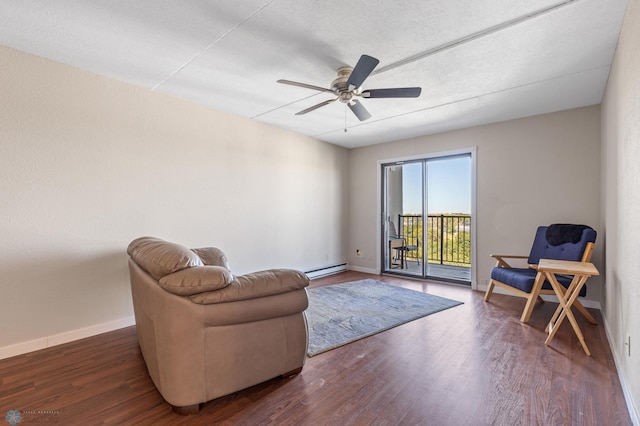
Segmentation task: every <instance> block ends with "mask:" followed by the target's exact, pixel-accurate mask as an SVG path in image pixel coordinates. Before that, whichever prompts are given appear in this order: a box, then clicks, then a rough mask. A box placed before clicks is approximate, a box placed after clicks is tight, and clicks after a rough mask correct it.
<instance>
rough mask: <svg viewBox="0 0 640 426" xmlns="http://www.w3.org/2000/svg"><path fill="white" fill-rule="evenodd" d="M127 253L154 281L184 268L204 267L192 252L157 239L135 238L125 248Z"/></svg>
mask: <svg viewBox="0 0 640 426" xmlns="http://www.w3.org/2000/svg"><path fill="white" fill-rule="evenodd" d="M127 253H128V254H129V256H131V258H132V259H133V261H134V262H136V263H137V264H138V266H140V267H141V268H142V269H144V270H145V271H147V272H148V273H149V275H151V276H152V277H153V278H155V279H156V280H157V279H160V278H162V277H164V276H165V275H169V274H172V273H174V272H176V271H180V270H182V269H185V268H190V267H193V266H204V263H202V260H201V259H200V257H199V256H198V255H197V254H196V253H194V252H193V251H191V250H189V249H188V248H186V247H184V246H181V245H180V244H175V243H170V242H168V241H164V240H161V239H159V238H153V237H141V238H136V239H135V240H133V241H132V242H131V243H130V244H129V247H127Z"/></svg>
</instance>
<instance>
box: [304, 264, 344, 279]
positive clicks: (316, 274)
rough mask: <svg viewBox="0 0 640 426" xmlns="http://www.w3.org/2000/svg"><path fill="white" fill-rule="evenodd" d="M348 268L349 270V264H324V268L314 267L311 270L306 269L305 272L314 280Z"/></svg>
mask: <svg viewBox="0 0 640 426" xmlns="http://www.w3.org/2000/svg"><path fill="white" fill-rule="evenodd" d="M346 270H347V264H346V263H340V264H338V265H332V266H324V267H322V268H318V269H312V270H311V271H304V273H305V274H307V276H308V277H309V278H310V279H312V280H313V279H315V278H320V277H324V276H327V275H332V274H337V273H338V272H344V271H346Z"/></svg>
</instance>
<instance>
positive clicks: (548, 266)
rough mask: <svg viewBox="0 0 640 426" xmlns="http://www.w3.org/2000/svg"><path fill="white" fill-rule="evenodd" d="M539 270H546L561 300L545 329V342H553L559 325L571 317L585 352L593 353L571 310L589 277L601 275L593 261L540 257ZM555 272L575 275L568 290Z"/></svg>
mask: <svg viewBox="0 0 640 426" xmlns="http://www.w3.org/2000/svg"><path fill="white" fill-rule="evenodd" d="M538 271H542V272H544V274H545V276H546V277H547V280H548V281H549V282H550V283H551V287H553V291H554V293H555V294H556V296H557V297H558V300H559V301H560V306H558V309H556V311H555V313H554V314H553V317H551V321H549V324H548V325H547V328H546V329H545V331H546V332H547V333H549V336H548V337H547V340H545V342H544V344H545V345H549V342H551V339H553V336H555V334H556V331H557V330H558V327H559V326H560V324H561V323H562V321H564V319H565V317H566V318H569V322H570V323H571V327H573V331H574V332H575V333H576V336H577V337H578V340H579V341H580V345H582V349H584V352H585V353H586V354H587V355H591V352H589V348H587V344H586V343H585V342H584V336H583V335H582V331H581V330H580V327H579V326H578V323H577V321H576V318H575V317H574V316H573V313H572V312H571V306H572V305H573V303H574V302H575V301H576V299H577V298H578V295H579V294H580V290H582V287H583V286H584V284H585V282H586V281H587V279H588V278H589V277H591V276H593V275H600V273H599V272H598V270H597V269H596V267H595V266H594V265H593V263H589V262H570V261H567V260H551V259H540V263H538ZM555 274H563V275H573V280H572V281H571V284H569V287H568V288H567V289H566V290H565V288H564V287H563V286H562V285H561V284H560V283H559V282H558V280H557V279H556V275H555ZM589 316H590V315H589ZM591 319H593V317H591ZM591 319H590V322H592V323H593V324H595V319H593V321H591Z"/></svg>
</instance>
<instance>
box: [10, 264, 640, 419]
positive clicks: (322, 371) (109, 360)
mask: <svg viewBox="0 0 640 426" xmlns="http://www.w3.org/2000/svg"><path fill="white" fill-rule="evenodd" d="M362 278H376V279H379V280H381V281H385V282H387V283H390V284H396V285H400V286H403V287H407V288H411V289H414V290H418V291H424V292H428V293H431V294H436V295H439V296H444V297H449V298H453V299H457V300H460V301H462V302H464V305H461V306H458V307H455V308H452V309H448V310H446V311H443V312H439V313H436V314H433V315H430V316H427V317H425V318H421V319H419V320H416V321H413V322H411V323H408V324H404V325H402V326H399V327H396V328H394V329H391V330H388V331H385V332H383V333H380V334H377V335H375V336H372V337H368V338H366V339H363V340H360V341H357V342H354V343H352V344H349V345H346V346H343V347H340V348H337V349H334V350H332V351H329V352H325V353H323V354H320V355H317V356H315V357H313V358H309V359H308V360H307V363H306V364H305V367H304V369H303V371H302V373H301V374H300V375H298V376H295V377H293V378H290V379H273V380H271V381H269V382H266V383H263V384H260V385H257V386H254V387H252V388H249V389H246V390H243V391H241V392H237V393H235V394H233V395H229V396H226V397H222V398H219V399H217V400H214V401H210V402H208V403H206V404H203V406H202V408H201V410H200V413H198V414H196V415H193V416H188V417H182V416H179V415H177V414H174V413H173V412H171V410H170V408H169V406H168V405H167V404H166V403H165V402H164V401H163V400H162V397H161V396H160V394H159V393H158V392H157V391H156V389H155V387H154V385H153V383H152V382H151V379H150V378H149V376H148V374H147V370H146V367H145V365H144V361H143V360H142V357H141V355H140V350H139V349H138V344H137V340H136V335H135V328H134V327H129V328H125V329H122V330H117V331H113V332H110V333H106V334H102V335H100V336H95V337H91V338H88V339H83V340H80V341H76V342H72V343H68V344H65V345H61V346H57V347H53V348H49V349H45V350H41V351H38V352H33V353H30V354H25V355H20V356H17V357H13V358H9V359H5V360H2V361H0V415H1V416H5V413H6V412H7V411H8V410H14V409H16V410H20V411H21V412H22V418H23V423H22V424H27V423H30V422H31V423H35V422H39V423H40V424H47V423H59V424H67V425H79V424H82V425H95V424H117V425H122V424H127V425H128V424H135V425H139V424H140V425H143V424H154V425H155V424H190V425H211V424H229V425H268V424H277V425H290V424H291V425H369V424H375V425H602V424H607V425H630V424H631V419H630V417H629V413H628V411H627V407H626V405H625V401H624V397H623V394H622V389H621V386H620V382H619V380H618V376H617V373H616V371H615V367H614V362H613V358H612V356H611V351H610V349H609V346H608V343H607V339H606V336H605V331H604V328H603V326H602V318H601V316H600V313H599V312H597V311H592V313H593V314H594V316H595V317H596V319H597V320H598V321H599V322H600V324H599V325H597V326H592V325H590V324H589V323H588V322H587V321H586V320H584V319H583V318H582V317H581V316H580V315H577V316H576V318H577V319H578V323H579V325H580V327H581V328H582V331H583V333H584V335H585V340H586V343H587V345H588V346H589V349H590V350H591V353H592V356H590V357H588V356H586V355H585V354H584V352H583V351H582V348H581V347H580V344H579V342H578V340H577V338H576V337H575V335H574V334H573V331H572V330H571V327H570V325H569V323H568V322H566V323H563V324H562V326H561V328H560V329H559V331H558V333H557V335H556V337H555V339H554V340H553V341H552V342H551V345H550V346H548V347H547V346H545V345H544V340H545V333H544V328H545V325H546V322H547V321H548V320H549V318H550V316H551V315H552V313H553V310H554V309H555V307H556V306H557V305H556V304H554V303H544V304H541V305H538V306H537V307H536V309H535V311H534V313H533V316H532V319H531V321H530V323H529V324H527V325H525V324H521V323H520V321H519V317H520V313H521V311H522V308H523V307H524V299H519V298H515V297H511V296H503V295H500V294H496V295H494V296H493V297H492V300H491V302H490V303H485V302H484V301H483V299H482V298H483V294H482V293H479V292H474V291H472V290H470V289H469V288H468V287H457V286H452V285H446V284H439V283H433V282H421V281H412V280H406V279H401V278H396V277H387V276H383V277H378V276H372V275H368V274H363V273H358V272H346V273H342V274H338V275H333V276H330V277H326V278H321V279H318V280H315V281H314V282H313V283H312V286H313V287H315V286H321V285H329V284H334V283H338V282H346V281H353V280H357V279H362Z"/></svg>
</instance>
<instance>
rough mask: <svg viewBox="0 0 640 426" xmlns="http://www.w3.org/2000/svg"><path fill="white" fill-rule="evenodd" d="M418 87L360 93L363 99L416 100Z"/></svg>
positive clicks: (419, 90)
mask: <svg viewBox="0 0 640 426" xmlns="http://www.w3.org/2000/svg"><path fill="white" fill-rule="evenodd" d="M421 92H422V89H421V88H420V87H396V88H394V89H371V90H365V91H363V92H362V97H363V98H417V97H418V96H420V93H421Z"/></svg>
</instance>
